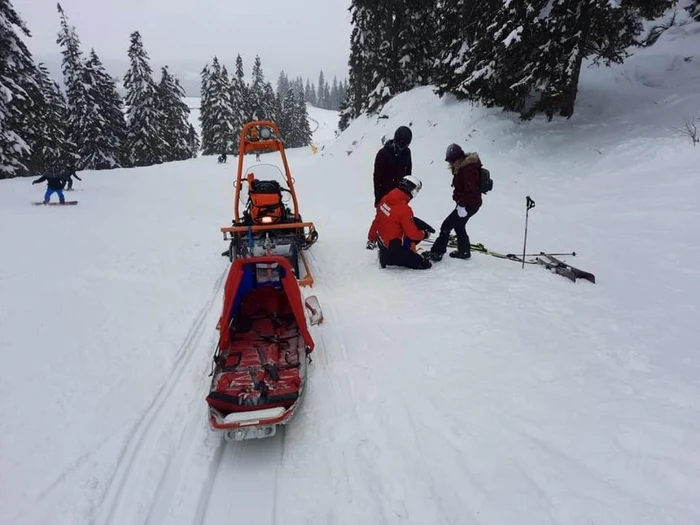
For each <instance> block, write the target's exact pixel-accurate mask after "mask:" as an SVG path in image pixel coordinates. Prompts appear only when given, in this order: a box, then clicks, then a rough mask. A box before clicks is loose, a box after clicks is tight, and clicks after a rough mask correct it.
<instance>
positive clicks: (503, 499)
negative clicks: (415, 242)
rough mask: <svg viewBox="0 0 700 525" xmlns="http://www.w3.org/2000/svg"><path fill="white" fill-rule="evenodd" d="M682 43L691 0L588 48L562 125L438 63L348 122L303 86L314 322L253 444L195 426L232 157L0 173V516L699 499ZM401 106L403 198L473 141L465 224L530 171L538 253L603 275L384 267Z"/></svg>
mask: <svg viewBox="0 0 700 525" xmlns="http://www.w3.org/2000/svg"><path fill="white" fill-rule="evenodd" d="M698 50H700V37H699V36H698V27H697V25H690V26H686V27H684V28H674V29H673V30H672V31H669V32H667V33H666V34H665V35H664V36H663V37H662V39H661V41H660V42H659V43H658V44H657V45H656V46H654V47H652V48H649V49H645V50H640V51H638V52H637V53H636V54H635V56H633V57H632V58H630V59H629V60H628V61H627V62H626V63H625V64H624V65H622V66H615V67H612V68H608V69H590V70H589V69H587V70H586V71H585V72H584V77H583V81H582V85H581V93H580V101H579V104H578V106H577V110H576V114H575V115H574V117H573V118H572V119H571V120H569V121H560V120H557V121H555V122H551V123H547V122H545V121H543V120H541V119H536V120H534V121H532V122H526V123H523V122H519V121H518V120H517V118H516V117H514V116H512V115H508V114H504V113H501V112H499V111H497V110H485V109H483V108H476V107H471V106H470V105H468V104H465V103H459V102H456V101H454V100H452V99H450V98H447V99H443V100H441V99H438V98H437V97H436V96H435V95H434V94H433V93H432V91H431V88H430V87H425V88H420V89H415V90H413V91H411V92H409V93H404V94H402V95H399V96H397V97H396V98H395V99H393V100H392V101H391V102H390V103H389V104H388V105H387V106H386V108H384V110H383V111H382V116H385V117H387V118H378V116H373V117H363V118H360V119H358V120H357V121H355V122H354V123H353V124H352V125H351V126H350V127H349V128H348V129H347V130H346V131H345V132H343V133H342V134H341V135H340V137H339V138H338V139H334V133H333V132H334V130H335V122H334V121H335V119H336V118H337V115H330V114H329V113H327V112H323V111H314V110H313V109H312V110H311V111H312V113H311V116H312V117H313V118H314V119H315V120H316V121H318V122H319V123H320V125H319V127H318V129H317V131H316V133H317V136H316V137H315V142H316V143H317V145H318V146H319V149H318V151H317V153H316V154H314V153H313V151H312V149H311V148H300V149H297V150H291V151H289V152H288V154H289V160H290V164H291V168H292V172H293V174H294V177H295V179H296V188H297V191H298V194H299V200H300V205H301V211H302V214H303V216H304V219H305V220H311V221H313V222H314V223H315V224H316V227H317V229H318V230H319V233H320V239H319V241H318V243H317V244H316V245H314V246H313V247H312V248H311V249H310V250H309V256H310V259H311V264H312V266H313V270H314V272H315V276H316V279H317V282H316V285H315V286H314V288H312V289H305V290H304V293H305V294H307V295H308V294H315V295H316V296H317V297H318V298H319V300H320V302H321V305H322V307H323V308H324V313H325V321H324V323H323V324H322V325H319V326H315V327H313V329H312V335H313V337H314V339H315V342H316V344H317V347H316V350H315V352H314V354H313V359H314V360H313V363H312V364H311V365H310V368H309V370H310V376H309V381H308V391H307V395H306V398H305V399H304V402H303V405H302V407H301V410H300V412H299V414H298V417H297V419H296V420H295V421H294V422H293V424H292V425H291V426H289V427H287V428H286V429H284V431H281V432H280V433H278V435H277V436H275V437H274V438H271V439H268V440H261V441H255V442H244V443H239V444H226V443H224V442H223V441H222V439H221V438H220V437H219V436H217V435H215V434H213V433H211V432H210V431H209V429H208V426H207V421H206V403H205V397H206V394H207V391H208V386H209V380H210V378H209V377H208V374H209V372H210V366H211V357H212V355H213V353H214V349H215V344H216V337H217V332H216V329H215V326H216V321H217V318H218V315H219V312H220V308H221V292H222V285H223V281H224V279H225V276H226V272H227V270H228V261H227V259H226V258H224V257H221V256H220V253H221V252H222V251H223V250H224V249H225V248H226V245H225V243H224V242H223V240H222V236H221V234H220V232H219V228H220V227H222V226H227V225H229V224H230V221H231V214H232V195H233V188H232V181H233V179H234V176H235V167H236V161H237V159H236V158H235V157H229V161H228V163H227V164H217V162H216V157H215V156H210V157H202V158H198V159H194V160H191V161H185V162H178V163H170V164H164V165H160V166H152V167H148V168H139V169H123V170H114V171H102V172H84V173H81V176H82V177H83V182H76V184H75V188H76V191H75V192H72V193H67V196H68V198H70V199H73V198H75V199H76V200H78V201H79V204H78V205H77V206H72V207H63V208H62V207H34V206H31V205H30V202H31V201H37V200H40V199H41V197H42V195H43V191H44V187H43V185H41V186H32V185H31V184H30V180H29V179H23V180H10V181H3V182H2V183H0V238H1V239H2V264H1V265H0V370H1V372H0V414H1V416H2V417H0V523H1V524H2V525H19V524H21V525H40V524H41V525H44V524H48V523H50V524H52V525H83V524H85V525H87V524H90V525H93V524H94V525H107V524H112V525H136V524H139V525H140V524H148V525H156V524H167V525H174V524H177V525H180V524H182V525H194V524H212V525H213V524H222V523H234V522H235V523H244V524H246V525H257V524H265V525H266V524H275V525H311V524H318V525H328V524H339V525H340V524H343V525H344V524H348V525H357V524H364V523H366V524H370V523H372V524H380V523H384V524H398V523H411V524H448V523H449V524H479V525H513V524H518V525H543V524H553V525H554V524H556V525H580V524H584V523H586V524H596V525H603V524H605V525H608V524H610V525H612V524H616V525H617V524H625V525H632V524H634V525H640V524H649V525H660V524H664V525H671V524H673V525H693V524H698V523H700V497H699V495H700V492H699V487H700V410H699V409H700V401H699V400H700V364H699V361H698V357H697V356H698V354H697V352H698V347H699V346H698V336H699V335H700V331H699V329H698V319H700V312H699V308H698V307H699V301H698V297H699V296H700V271H699V270H698V264H697V261H698V260H700V234H699V229H698V224H699V223H700V212H699V207H698V199H699V197H700V178H699V177H698V170H697V166H698V159H699V158H700V148H697V147H693V144H692V142H691V141H690V139H689V138H688V137H685V136H683V135H682V134H680V133H679V132H677V131H676V128H679V127H682V126H683V122H684V119H685V118H686V117H696V116H700V115H699V114H698V111H699V110H700V93H699V92H698V90H697V86H698V85H700V54H699V53H698ZM329 123H330V124H329ZM402 124H406V125H410V126H411V127H412V129H413V132H414V138H413V144H412V153H413V161H414V170H413V171H414V174H415V175H416V176H418V177H419V178H421V180H422V181H423V183H424V189H423V191H422V192H421V193H420V194H419V195H418V197H417V198H416V199H415V200H414V202H413V207H414V210H415V213H416V215H417V216H419V217H421V218H423V219H424V220H426V221H428V222H429V223H431V224H433V225H434V226H435V227H436V228H437V227H439V225H440V222H441V221H442V219H443V218H444V217H445V216H446V215H447V214H448V213H449V212H450V211H451V209H452V207H453V203H452V201H451V188H450V175H449V172H448V170H447V168H446V165H445V163H444V161H443V155H444V151H445V148H446V146H447V145H448V144H449V143H451V142H457V143H460V144H461V145H462V146H463V147H464V148H465V149H466V150H468V151H477V152H478V153H479V154H480V155H481V158H482V160H483V162H484V164H485V165H486V167H488V168H489V169H490V170H491V174H492V176H493V178H494V181H495V186H494V190H493V191H492V192H491V193H489V194H488V195H486V196H485V197H484V200H485V203H484V206H483V208H482V209H481V211H480V212H479V213H478V214H477V215H476V216H475V217H473V218H472V219H471V220H470V222H469V224H468V231H469V233H470V235H471V238H472V241H473V242H483V243H484V244H485V245H486V246H488V247H489V248H491V249H493V250H496V251H501V252H516V253H517V252H519V251H520V250H521V249H522V244H523V233H524V225H525V224H524V222H525V197H526V196H530V197H532V199H534V201H535V203H536V207H535V208H534V209H532V210H530V213H529V222H528V243H527V247H528V252H539V251H563V252H568V251H576V252H577V255H576V257H566V259H567V260H569V261H570V262H571V263H572V264H574V265H575V266H578V267H580V268H583V269H585V270H588V271H591V272H593V273H595V275H596V277H597V283H596V284H591V283H588V282H585V281H582V282H577V283H572V282H571V281H568V280H567V279H564V278H563V277H560V276H557V275H554V274H552V273H550V272H548V271H547V270H545V269H544V268H542V267H539V266H526V267H525V268H524V269H521V267H520V264H518V263H515V262H511V261H505V260H499V259H495V258H492V257H489V256H486V255H483V254H478V253H475V254H474V255H473V256H472V259H471V260H469V261H462V260H453V259H451V258H449V257H446V258H445V259H444V260H443V261H442V262H440V263H437V264H435V265H434V266H433V268H431V269H430V270H428V271H423V272H416V271H410V270H400V269H390V268H387V269H384V270H382V269H380V268H379V266H378V264H377V260H376V253H375V252H371V251H368V250H365V248H364V245H365V240H366V234H367V228H368V226H369V223H370V221H371V219H372V217H373V212H374V210H373V208H372V202H373V195H372V165H373V161H374V155H375V153H376V151H377V149H378V148H379V147H380V146H381V142H382V138H390V137H391V135H392V134H393V131H394V129H395V128H396V127H397V126H399V125H402ZM249 157H250V158H247V159H246V167H248V166H250V165H252V164H254V163H255V158H254V156H252V155H251V156H249ZM261 162H263V163H279V156H276V155H273V154H266V155H263V156H262V159H261ZM54 199H55V197H54Z"/></svg>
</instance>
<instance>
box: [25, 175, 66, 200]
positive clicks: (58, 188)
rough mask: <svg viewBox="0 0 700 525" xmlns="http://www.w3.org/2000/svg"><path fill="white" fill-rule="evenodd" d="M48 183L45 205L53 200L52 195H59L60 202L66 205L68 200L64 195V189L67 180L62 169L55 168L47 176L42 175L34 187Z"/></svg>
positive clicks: (33, 182) (34, 182)
mask: <svg viewBox="0 0 700 525" xmlns="http://www.w3.org/2000/svg"><path fill="white" fill-rule="evenodd" d="M44 181H46V193H45V194H44V204H48V203H49V200H51V195H53V194H54V193H56V194H58V200H59V202H60V203H61V204H65V202H66V198H65V197H64V195H63V188H64V187H65V185H66V180H65V178H64V176H63V173H62V172H61V170H60V169H58V168H57V167H55V166H52V167H50V168H49V169H48V170H47V172H46V174H44V175H42V176H41V177H39V178H38V179H36V180H35V181H32V185H34V184H39V183H40V182H44Z"/></svg>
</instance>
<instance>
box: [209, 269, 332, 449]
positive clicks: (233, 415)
mask: <svg viewBox="0 0 700 525" xmlns="http://www.w3.org/2000/svg"><path fill="white" fill-rule="evenodd" d="M307 316H308V319H309V324H311V325H315V324H319V323H321V322H322V321H323V312H322V311H321V308H320V306H319V304H318V300H317V299H316V297H315V296H311V297H308V298H307V299H306V300H305V301H303V302H302V296H301V292H300V290H299V284H298V283H297V280H296V278H295V275H294V273H293V269H292V266H291V264H290V262H289V260H288V259H286V258H285V257H281V256H263V257H250V258H246V259H236V260H235V261H234V262H233V264H232V265H231V268H230V270H229V274H228V278H227V280H226V285H225V288H224V304H223V313H222V315H221V317H220V319H219V323H218V325H217V329H218V330H219V343H218V345H217V348H216V352H215V355H214V362H213V370H212V382H211V386H210V392H209V395H208V396H207V398H206V401H207V404H208V405H209V422H210V426H211V428H212V429H213V430H215V431H219V432H222V433H223V434H224V438H225V439H226V440H227V441H243V440H248V439H256V438H268V437H272V436H274V435H275V433H276V432H277V427H278V426H279V425H286V424H287V423H289V422H290V421H291V420H292V417H293V416H294V413H295V411H296V410H297V409H298V406H299V404H300V403H301V401H302V398H303V395H304V391H305V381H306V373H307V365H308V363H309V362H310V361H311V358H310V354H311V353H312V351H313V349H314V341H313V339H312V338H311V334H310V333H309V329H308V325H307Z"/></svg>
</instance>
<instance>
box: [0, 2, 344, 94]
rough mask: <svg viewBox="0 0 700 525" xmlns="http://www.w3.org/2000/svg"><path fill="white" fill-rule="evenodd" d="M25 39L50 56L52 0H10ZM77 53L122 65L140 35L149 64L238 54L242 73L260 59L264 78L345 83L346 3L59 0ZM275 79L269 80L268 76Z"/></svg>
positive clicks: (54, 19) (54, 17)
mask: <svg viewBox="0 0 700 525" xmlns="http://www.w3.org/2000/svg"><path fill="white" fill-rule="evenodd" d="M11 1H12V3H13V5H14V7H15V9H16V10H17V11H18V12H19V14H20V16H21V17H22V19H23V20H24V21H25V22H26V24H27V26H28V28H29V30H30V31H31V33H32V38H31V39H28V40H27V44H28V47H29V49H30V50H31V51H32V53H33V54H35V55H44V54H46V53H57V52H58V51H59V48H58V45H57V44H56V35H57V33H58V31H59V29H60V26H59V17H58V12H57V10H56V0H11ZM60 3H61V6H62V7H63V10H64V11H65V12H66V15H67V16H68V19H69V22H70V23H71V24H72V25H73V26H75V29H76V32H77V33H78V36H79V37H80V40H81V44H82V47H83V51H84V52H86V53H87V52H89V50H90V48H93V47H94V48H95V51H96V52H97V54H98V56H99V57H100V58H102V59H103V60H105V61H106V60H108V59H126V58H127V55H126V53H127V49H128V47H129V34H130V33H131V32H133V31H136V30H138V31H140V33H141V36H142V37H143V42H144V46H145V48H146V51H147V52H148V54H149V56H150V58H151V59H153V60H154V61H156V60H157V61H166V62H167V61H172V62H173V63H175V62H182V61H195V62H196V61H201V66H198V68H197V71H198V70H199V69H201V67H202V66H204V64H205V63H206V62H209V61H210V60H211V57H213V56H214V55H217V56H218V57H219V59H220V60H221V59H223V60H224V61H225V63H226V65H227V66H229V69H233V64H234V60H235V57H236V55H237V54H238V53H240V54H241V56H242V58H243V61H244V68H245V71H246V75H249V74H250V70H251V68H252V63H253V59H254V57H255V55H256V54H259V55H260V59H261V61H262V66H263V71H264V73H265V76H266V78H267V79H268V80H271V81H273V85H274V81H275V80H276V75H277V73H278V72H279V70H280V69H284V70H285V71H286V72H287V74H288V75H289V76H297V75H302V76H303V77H304V78H306V77H310V78H311V79H312V81H314V82H315V81H316V80H314V79H318V74H319V71H320V70H321V69H323V70H324V73H325V74H326V76H327V77H330V78H329V80H332V78H333V75H337V76H338V78H339V79H341V78H345V77H347V61H348V53H349V49H350V31H351V26H350V13H349V12H348V10H347V9H348V7H349V4H350V0H61V1H60ZM273 74H274V77H273Z"/></svg>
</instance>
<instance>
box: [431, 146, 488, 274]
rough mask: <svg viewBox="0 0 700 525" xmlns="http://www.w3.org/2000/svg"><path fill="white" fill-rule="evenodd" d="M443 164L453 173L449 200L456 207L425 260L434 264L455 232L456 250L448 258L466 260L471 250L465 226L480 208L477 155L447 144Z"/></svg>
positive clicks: (440, 257) (439, 258) (443, 252)
mask: <svg viewBox="0 0 700 525" xmlns="http://www.w3.org/2000/svg"><path fill="white" fill-rule="evenodd" d="M445 161H446V162H448V163H449V164H450V170H451V171H452V187H453V188H454V190H453V191H452V199H453V200H454V201H455V203H456V204H457V206H456V207H455V209H454V210H453V211H452V212H451V213H450V214H449V215H448V216H447V218H445V220H444V221H443V223H442V225H441V226H440V235H438V237H437V239H435V243H434V244H433V246H432V248H431V249H430V251H429V252H426V255H425V256H426V257H427V258H429V259H431V260H433V261H440V260H442V256H443V255H444V254H445V251H446V250H447V242H448V240H449V237H450V233H451V232H452V230H454V231H455V234H456V235H457V250H455V251H453V252H450V257H454V258H457V259H469V258H470V257H471V247H470V242H469V235H468V234H467V228H466V225H467V221H468V220H469V219H470V218H471V217H473V216H474V215H475V214H476V213H477V212H478V211H479V208H481V204H482V201H481V191H480V190H479V178H480V174H481V159H480V158H479V155H478V154H477V153H465V152H464V151H463V150H462V148H461V147H459V145H458V144H450V145H449V146H448V147H447V151H446V152H445Z"/></svg>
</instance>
